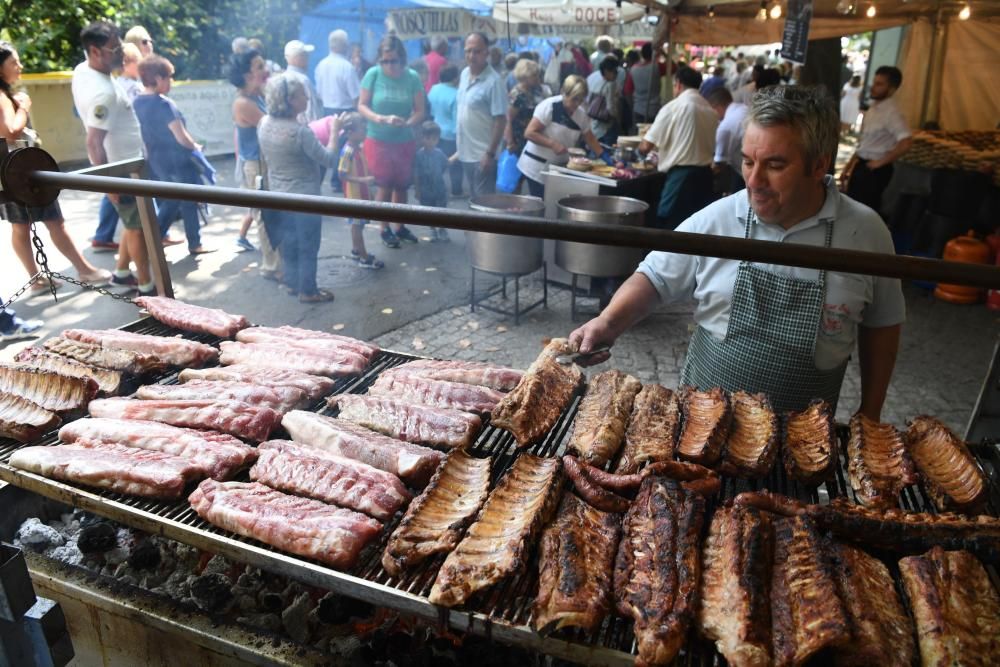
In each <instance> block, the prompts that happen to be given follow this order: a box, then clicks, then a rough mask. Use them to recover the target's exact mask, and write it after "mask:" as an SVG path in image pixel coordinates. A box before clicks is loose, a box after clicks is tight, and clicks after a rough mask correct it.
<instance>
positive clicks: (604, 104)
mask: <svg viewBox="0 0 1000 667" xmlns="http://www.w3.org/2000/svg"><path fill="white" fill-rule="evenodd" d="M607 85H608V84H607V83H605V84H604V86H607ZM604 86H602V87H601V89H600V90H599V91H597V92H595V93H591V94H590V100H589V101H588V102H587V115H588V116H590V117H591V118H593V119H594V120H597V121H601V122H604V121H607V120H611V110H610V109H608V99H607V98H606V97H605V96H604Z"/></svg>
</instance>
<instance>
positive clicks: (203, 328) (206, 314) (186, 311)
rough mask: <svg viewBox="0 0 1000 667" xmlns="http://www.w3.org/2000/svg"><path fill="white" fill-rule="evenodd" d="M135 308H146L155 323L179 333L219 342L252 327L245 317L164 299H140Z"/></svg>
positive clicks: (161, 297) (157, 297)
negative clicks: (214, 338) (220, 339)
mask: <svg viewBox="0 0 1000 667" xmlns="http://www.w3.org/2000/svg"><path fill="white" fill-rule="evenodd" d="M135 305H137V306H139V307H140V308H145V309H146V311H147V312H148V313H149V314H150V315H152V316H153V318H154V319H156V320H158V321H160V322H163V323H164V324H166V325H168V326H171V327H174V328H176V329H183V330H184V331H195V332H197V333H207V334H212V335H213V336H218V337H219V338H232V337H233V336H235V335H236V332H237V331H239V330H240V329H246V328H247V327H248V326H250V321H249V320H247V318H245V317H243V316H242V315H231V314H230V313H227V312H226V311H224V310H219V309H218V308H203V307H201V306H192V305H191V304H189V303H184V302H183V301H178V300H176V299H170V298H167V297H165V296H141V297H139V298H138V299H136V300H135Z"/></svg>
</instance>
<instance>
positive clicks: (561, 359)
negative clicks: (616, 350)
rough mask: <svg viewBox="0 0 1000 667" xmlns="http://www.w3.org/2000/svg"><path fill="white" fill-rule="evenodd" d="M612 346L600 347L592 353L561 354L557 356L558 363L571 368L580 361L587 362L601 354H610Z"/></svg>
mask: <svg viewBox="0 0 1000 667" xmlns="http://www.w3.org/2000/svg"><path fill="white" fill-rule="evenodd" d="M610 351H611V346H610V345H598V346H597V347H595V348H594V349H593V350H591V351H590V352H573V353H572V354H560V355H557V356H556V363H557V364H559V365H560V366H569V365H570V364H575V363H578V362H580V361H585V360H587V359H590V358H591V357H593V356H595V355H598V354H600V353H601V352H610Z"/></svg>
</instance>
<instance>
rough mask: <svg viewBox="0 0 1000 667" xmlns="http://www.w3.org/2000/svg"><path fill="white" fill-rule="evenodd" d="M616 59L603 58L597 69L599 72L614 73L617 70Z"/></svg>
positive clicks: (611, 57) (613, 57)
mask: <svg viewBox="0 0 1000 667" xmlns="http://www.w3.org/2000/svg"><path fill="white" fill-rule="evenodd" d="M618 64H619V63H618V58H616V57H615V56H605V57H604V60H602V61H601V65H600V67H599V68H598V69H599V70H601V72H615V71H617V70H618Z"/></svg>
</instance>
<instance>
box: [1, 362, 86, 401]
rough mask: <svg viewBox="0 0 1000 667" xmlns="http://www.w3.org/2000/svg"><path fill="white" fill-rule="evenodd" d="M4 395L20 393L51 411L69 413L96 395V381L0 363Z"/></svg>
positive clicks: (21, 395)
mask: <svg viewBox="0 0 1000 667" xmlns="http://www.w3.org/2000/svg"><path fill="white" fill-rule="evenodd" d="M5 394H9V395H13V396H20V397H21V398H23V399H25V400H27V401H31V402H32V403H34V404H35V405H37V406H39V407H42V408H45V409H46V410H51V411H52V412H71V411H73V410H80V409H82V408H85V407H86V406H87V402H88V401H90V399H92V398H94V397H95V396H97V383H96V382H94V381H93V380H91V379H90V378H77V377H70V376H68V375H59V374H58V373H51V372H49V371H40V370H37V369H34V368H25V367H24V366H14V365H12V364H4V363H0V395H5Z"/></svg>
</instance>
